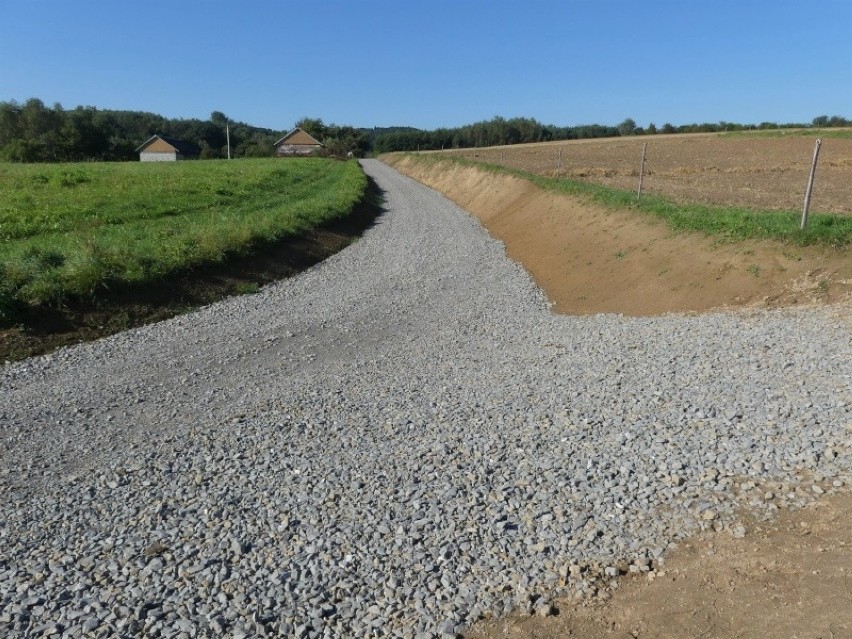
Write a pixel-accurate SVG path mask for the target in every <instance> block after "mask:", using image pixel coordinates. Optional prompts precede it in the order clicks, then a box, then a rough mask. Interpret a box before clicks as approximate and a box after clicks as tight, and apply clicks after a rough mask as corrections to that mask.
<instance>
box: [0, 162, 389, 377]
mask: <svg viewBox="0 0 852 639" xmlns="http://www.w3.org/2000/svg"><path fill="white" fill-rule="evenodd" d="M365 181H366V187H365V190H364V191H363V193H362V194H361V196H360V197H359V199H358V200H357V201H356V202H355V204H354V205H353V206H350V207H349V209H347V210H344V211H338V212H336V213H335V214H334V215H330V216H329V219H328V220H327V221H325V222H323V223H320V224H317V225H315V226H310V227H306V228H304V229H302V230H301V231H299V232H296V233H290V234H287V235H283V236H281V237H278V238H275V239H271V240H258V241H256V242H254V243H252V245H251V246H250V247H248V248H246V249H245V250H242V251H239V252H229V253H227V254H226V255H225V256H223V257H222V259H220V260H217V261H212V262H206V263H203V264H197V265H195V266H193V267H191V268H186V269H183V270H178V271H174V272H172V273H170V274H168V275H167V276H165V277H163V278H160V279H156V280H150V281H144V282H135V283H124V284H123V285H122V286H116V287H110V288H105V287H103V288H99V289H98V290H97V291H96V294H95V295H84V296H76V297H69V298H67V299H65V300H64V301H63V302H62V303H61V304H25V305H18V307H17V309H16V318H15V321H14V324H13V325H11V326H8V325H7V326H6V327H5V328H0V361H3V360H9V361H13V360H19V359H23V358H26V357H30V356H33V355H38V354H41V353H46V352H50V351H52V350H55V349H56V348H58V347H60V346H65V345H68V344H75V343H79V342H83V341H90V340H92V339H96V338H98V337H102V336H105V335H111V334H113V333H117V332H120V331H123V330H126V329H129V328H133V327H135V326H140V325H143V324H148V323H151V322H154V321H159V320H163V319H167V318H169V317H173V316H175V315H179V314H182V313H185V312H188V311H190V310H192V309H194V308H197V307H199V306H202V305H205V304H210V303H213V302H215V301H218V300H220V299H223V298H225V297H228V296H231V295H242V294H250V293H254V292H256V291H258V290H259V288H260V286H262V285H264V284H267V283H269V282H272V281H275V280H280V279H283V278H286V277H290V276H292V275H295V274H297V273H299V272H301V271H303V270H305V269H306V268H309V267H311V266H313V265H314V264H316V263H318V262H320V261H322V260H323V259H325V258H326V257H328V256H329V255H332V254H334V253H336V252H337V251H340V250H341V249H343V248H345V247H346V246H348V245H349V244H350V243H351V242H352V241H353V240H354V239H356V238H357V237H358V236H360V235H361V234H362V233H363V232H364V230H365V229H367V228H368V227H369V226H370V225H371V224H372V223H373V221H374V220H375V218H376V217H377V216H378V215H379V213H380V212H381V192H380V191H379V189H378V187H377V186H376V185H375V183H374V182H373V181H372V180H369V179H368V178H366V176H365Z"/></svg>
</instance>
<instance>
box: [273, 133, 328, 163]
mask: <svg viewBox="0 0 852 639" xmlns="http://www.w3.org/2000/svg"><path fill="white" fill-rule="evenodd" d="M321 148H322V144H321V143H320V142H319V140H317V139H316V138H314V137H313V136H311V135H309V134H308V133H306V132H305V131H303V130H302V129H300V128H298V127H296V128H295V129H293V130H292V131H290V133H288V134H287V135H285V136H284V137H283V138H281V139H280V140H278V142H276V143H275V154H276V155H278V156H287V155H310V154H311V153H313V152H314V151H316V150H317V149H321Z"/></svg>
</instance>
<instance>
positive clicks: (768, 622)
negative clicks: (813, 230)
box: [383, 156, 852, 639]
mask: <svg viewBox="0 0 852 639" xmlns="http://www.w3.org/2000/svg"><path fill="white" fill-rule="evenodd" d="M383 159H384V160H385V161H386V162H387V163H389V164H391V165H392V166H394V167H395V168H397V169H398V170H399V171H401V172H403V173H405V174H407V175H409V176H411V177H413V178H415V179H417V180H419V181H421V182H423V183H424V184H426V185H428V186H431V187H433V188H435V189H437V190H439V191H442V192H443V193H445V194H446V195H447V196H448V197H450V198H451V199H452V200H454V201H455V202H456V203H457V204H459V205H461V206H462V207H463V208H465V209H467V210H468V211H470V212H472V213H473V214H474V215H475V216H476V217H477V218H479V220H480V221H481V222H482V223H483V224H484V225H485V226H486V227H487V228H488V230H489V231H490V232H491V233H492V234H493V235H495V236H496V237H498V238H499V239H500V240H502V241H503V242H504V244H505V245H506V251H507V253H508V254H509V256H510V257H512V258H513V259H515V260H516V261H519V262H521V263H522V264H523V265H524V266H525V267H526V268H527V269H528V270H529V271H530V272H531V273H532V275H533V276H534V278H535V280H536V281H537V283H538V284H539V285H540V286H541V287H542V288H543V289H544V290H545V292H546V293H547V295H548V297H549V298H550V300H551V301H552V302H553V304H554V310H556V311H557V312H561V313H569V314H588V313H597V312H619V313H624V314H627V315H653V314H659V313H667V312H676V311H692V312H701V311H706V310H709V309H718V308H725V307H741V306H757V307H772V306H785V305H790V306H792V305H805V304H807V305H814V304H828V303H835V304H836V309H837V312H838V313H840V314H841V315H844V316H845V317H847V318H849V317H852V312H850V308H852V307H850V304H849V301H850V291H852V263H850V262H852V260H850V259H849V254H848V250H847V251H837V250H833V249H824V248H815V247H808V248H800V247H788V246H784V245H781V244H778V243H773V242H748V243H744V242H739V243H736V244H716V243H714V241H713V240H712V238H705V237H703V236H696V235H687V234H678V235H675V234H673V233H671V232H670V231H668V230H667V229H666V227H665V226H664V225H663V224H662V223H660V222H657V221H655V220H652V219H649V218H647V217H640V216H638V215H636V214H633V213H629V212H624V213H622V212H613V211H607V210H604V209H602V208H600V207H596V206H594V205H590V204H588V203H584V202H581V201H578V200H575V199H572V198H569V197H566V196H561V195H556V194H553V193H547V192H545V191H542V190H541V189H539V188H537V187H536V186H534V185H532V184H531V183H528V182H525V181H524V180H521V179H517V178H513V177H509V176H498V175H495V174H492V173H489V172H486V171H482V170H477V169H475V168H471V167H463V166H460V165H457V164H451V163H446V164H444V163H441V164H437V163H431V162H430V163H422V162H418V161H417V159H416V158H412V157H411V156H390V157H386V158H383ZM849 399H850V398H849V397H845V398H841V397H839V398H838V401H847V402H848V401H849ZM847 430H848V431H849V432H850V433H852V423H850V424H849V425H848V426H847ZM771 496H772V495H771V493H770V492H762V491H761V494H759V495H755V498H756V499H758V500H760V499H764V498H770V497H771ZM558 613H559V614H558V616H548V617H540V616H537V615H532V616H514V617H510V618H508V619H500V620H496V621H484V622H481V623H480V624H478V625H477V626H475V627H474V628H473V629H472V630H471V632H470V633H469V634H467V635H466V636H468V637H470V638H471V639H497V638H498V637H500V638H509V639H522V638H523V639H530V638H539V639H556V638H563V637H583V638H584V639H603V638H624V639H635V638H638V637H653V638H660V637H671V638H675V637H677V638H681V637H778V638H781V637H794V636H795V637H814V638H816V637H825V638H828V637H850V636H852V495H850V494H849V493H845V494H840V495H836V496H834V497H832V498H830V499H823V500H821V501H820V502H818V503H817V504H815V505H814V507H812V508H807V509H804V510H798V511H786V512H783V513H782V515H781V516H780V517H778V518H777V519H774V520H770V521H768V522H758V521H755V520H751V521H748V523H747V524H746V525H745V526H743V528H741V529H739V530H737V531H736V533H735V534H734V535H732V534H730V533H722V534H717V533H712V532H711V533H705V534H703V535H702V536H701V537H697V538H693V539H691V540H688V541H687V542H685V543H683V544H681V547H680V549H679V550H677V551H675V552H674V553H673V554H672V555H671V556H670V557H669V558H668V560H667V561H666V564H665V566H663V567H660V568H658V570H656V571H654V570H651V571H649V573H646V572H639V573H637V574H628V575H627V576H625V577H623V578H622V580H621V581H620V582H619V583H618V588H617V590H615V591H613V592H612V593H606V594H605V595H604V596H603V597H601V598H600V599H598V600H597V601H584V602H582V603H581V604H579V605H577V604H574V603H573V602H570V601H562V602H559V603H558Z"/></svg>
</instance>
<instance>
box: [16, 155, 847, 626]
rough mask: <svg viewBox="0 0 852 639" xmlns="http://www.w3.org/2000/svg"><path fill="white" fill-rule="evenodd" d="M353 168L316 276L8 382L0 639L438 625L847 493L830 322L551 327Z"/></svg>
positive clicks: (526, 300) (495, 265)
mask: <svg viewBox="0 0 852 639" xmlns="http://www.w3.org/2000/svg"><path fill="white" fill-rule="evenodd" d="M364 167H365V169H366V170H367V172H368V173H369V174H370V175H371V176H372V177H373V178H374V179H375V180H376V182H377V183H378V185H379V186H380V188H381V189H382V190H383V191H384V193H385V198H386V202H385V212H384V213H383V215H382V216H381V217H380V218H379V219H378V221H377V223H376V225H375V226H374V227H373V228H371V229H370V230H369V231H368V232H367V233H366V234H365V235H364V237H363V238H361V239H360V240H359V241H357V242H356V243H355V244H354V245H352V246H351V247H349V248H347V249H346V250H344V251H343V252H341V253H340V254H338V255H335V256H333V257H332V258H330V259H328V260H327V261H325V262H324V263H322V264H320V265H318V266H316V267H315V268H313V269H311V270H309V271H307V272H305V273H303V274H302V275H300V276H298V277H295V278H293V279H290V280H287V281H283V282H280V283H278V284H275V285H272V286H268V287H265V288H264V289H263V290H262V291H261V292H260V293H258V294H256V295H249V296H244V297H239V298H234V299H230V300H227V301H224V302H222V303H219V304H215V305H212V306H210V307H206V308H204V309H201V310H198V311H196V312H194V313H191V314H188V315H185V316H182V317H177V318H174V319H172V320H169V321H166V322H162V323H160V324H156V325H152V326H148V327H144V328H140V329H137V330H133V331H129V332H127V333H123V334H120V335H115V336H112V337H110V338H107V339H104V340H101V341H99V342H96V343H92V344H85V345H80V346H77V347H74V348H66V349H63V350H61V351H59V352H57V353H55V354H53V355H49V356H45V357H41V358H35V359H32V360H28V361H24V362H19V363H15V364H8V365H6V366H5V367H4V368H3V369H2V370H0V451H2V452H0V491H2V496H3V500H2V505H0V634H2V635H3V636H8V637H24V636H41V635H43V634H48V635H53V636H60V635H62V634H63V633H65V634H66V635H67V636H72V637H77V636H104V637H107V636H143V635H146V636H162V637H194V636H224V635H229V636H261V635H272V636H298V637H352V636H398V637H448V636H454V635H455V634H456V633H457V632H461V631H463V629H464V628H465V627H466V626H467V625H468V624H470V623H472V622H473V621H475V620H476V619H478V618H480V617H481V616H483V615H487V614H491V615H503V614H509V613H511V612H517V611H518V610H526V611H530V610H533V609H536V608H537V609H538V610H539V612H541V613H542V614H544V613H547V612H548V611H549V610H550V601H551V598H552V597H555V596H558V595H573V596H577V597H582V596H591V595H592V594H594V593H595V592H596V591H597V590H598V589H600V588H604V587H605V584H606V583H608V582H609V581H610V580H611V578H612V576H613V575H615V574H617V573H618V572H619V571H620V570H622V569H623V568H624V566H625V565H626V563H629V562H636V564H637V565H641V566H647V565H652V566H653V565H654V563H653V562H660V561H663V560H664V558H665V554H664V553H665V549H666V548H667V547H668V545H669V544H670V543H672V542H673V541H675V540H677V539H678V538H680V537H681V536H683V535H685V534H689V533H690V532H693V531H696V530H700V529H706V528H709V527H715V528H717V529H724V528H726V527H729V526H732V525H734V524H735V523H736V519H735V514H734V513H735V510H736V508H737V506H738V505H739V504H742V503H749V502H750V501H754V500H752V497H751V494H750V493H742V492H740V491H739V488H738V486H739V485H740V483H741V480H742V479H743V478H747V479H748V480H749V481H751V482H753V483H756V484H757V485H762V484H766V483H768V482H771V483H772V485H773V486H776V487H779V486H780V487H781V488H780V490H779V489H777V488H776V492H777V494H778V497H777V498H775V499H773V500H769V501H762V500H758V501H760V503H754V504H751V506H752V508H756V509H757V510H758V513H759V514H760V513H763V514H766V515H770V514H771V513H772V512H773V511H774V509H775V508H777V507H779V506H780V507H783V506H785V505H789V504H793V505H801V504H804V503H806V502H807V501H809V500H810V499H813V498H814V495H815V491H813V490H812V489H811V485H810V484H811V483H812V482H813V481H817V482H820V486H822V487H823V488H822V489H824V490H828V491H831V490H837V489H845V488H844V486H848V483H849V481H850V465H851V464H850V455H849V441H848V433H847V432H846V431H845V427H846V425H847V424H849V423H850V410H852V390H850V389H852V364H851V363H850V362H852V346H850V336H852V332H850V326H849V321H848V318H844V317H842V314H840V313H837V312H832V309H823V310H807V309H802V310H795V311H784V312H780V311H779V312H745V313H737V314H716V315H705V316H693V317H690V316H668V317H661V318H623V317H620V316H613V315H602V316H593V317H559V316H555V315H553V314H552V313H551V312H550V311H549V308H548V305H547V302H546V300H545V299H544V298H543V296H542V294H541V292H540V291H539V290H538V289H537V288H536V287H535V286H534V284H533V283H532V282H531V280H530V279H529V277H528V276H527V275H526V273H525V272H524V271H523V270H522V269H521V268H520V267H519V266H518V265H516V264H514V263H512V262H511V261H509V260H508V259H507V258H506V257H505V254H504V252H503V249H502V246H501V245H500V244H499V243H498V242H496V241H494V240H493V239H491V238H490V237H489V236H488V235H487V233H486V232H485V231H484V230H483V229H482V228H481V227H480V226H479V224H478V223H477V222H476V221H475V220H474V219H473V218H471V217H470V216H468V215H467V214H465V213H464V212H463V211H461V210H460V209H458V208H457V207H456V206H455V205H453V204H452V203H451V202H449V201H448V200H446V199H445V198H444V197H442V196H441V195H439V194H437V193H435V192H434V191H431V190H429V189H427V188H425V187H423V186H421V185H419V184H417V183H415V182H413V181H411V180H409V179H407V178H404V177H402V176H400V175H399V174H397V173H396V172H394V171H393V170H391V169H390V168H388V167H386V166H384V165H382V164H379V163H378V162H375V161H365V162H364ZM797 473H798V475H799V478H797V477H796V475H797ZM814 475H816V479H813V477H814ZM801 478H804V479H801ZM803 482H804V483H803ZM761 494H763V493H761ZM625 562H626V563H625Z"/></svg>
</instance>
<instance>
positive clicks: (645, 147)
mask: <svg viewBox="0 0 852 639" xmlns="http://www.w3.org/2000/svg"><path fill="white" fill-rule="evenodd" d="M647 150H648V143H647V142H645V143H644V144H643V145H642V161H641V162H640V163H639V190H638V191H636V201H637V202H638V201H639V198H640V197H642V178H643V177H644V175H645V152H646V151H647Z"/></svg>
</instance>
